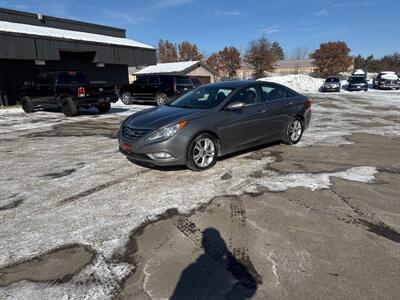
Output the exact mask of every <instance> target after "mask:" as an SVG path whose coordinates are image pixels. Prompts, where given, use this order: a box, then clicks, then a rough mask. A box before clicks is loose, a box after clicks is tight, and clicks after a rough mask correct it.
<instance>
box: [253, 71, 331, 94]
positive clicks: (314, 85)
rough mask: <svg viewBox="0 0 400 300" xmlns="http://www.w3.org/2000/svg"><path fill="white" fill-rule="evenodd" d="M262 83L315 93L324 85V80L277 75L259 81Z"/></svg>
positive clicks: (305, 76) (306, 76) (301, 76)
mask: <svg viewBox="0 0 400 300" xmlns="http://www.w3.org/2000/svg"><path fill="white" fill-rule="evenodd" d="M259 80H261V81H269V82H276V83H279V84H282V85H284V86H287V87H289V88H291V89H293V90H295V91H297V92H300V93H304V92H306V93H307V92H308V93H315V92H318V91H319V89H320V87H321V86H322V85H323V84H324V81H325V80H324V79H322V78H313V77H311V76H309V75H303V74H297V75H281V76H279V75H276V76H269V77H264V78H261V79H259Z"/></svg>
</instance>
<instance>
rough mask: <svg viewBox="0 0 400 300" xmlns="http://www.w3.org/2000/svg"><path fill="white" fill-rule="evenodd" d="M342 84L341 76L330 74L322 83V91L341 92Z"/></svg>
mask: <svg viewBox="0 0 400 300" xmlns="http://www.w3.org/2000/svg"><path fill="white" fill-rule="evenodd" d="M340 88H341V84H340V78H339V77H337V76H329V77H328V78H326V80H325V82H324V84H323V85H322V88H321V91H322V92H340Z"/></svg>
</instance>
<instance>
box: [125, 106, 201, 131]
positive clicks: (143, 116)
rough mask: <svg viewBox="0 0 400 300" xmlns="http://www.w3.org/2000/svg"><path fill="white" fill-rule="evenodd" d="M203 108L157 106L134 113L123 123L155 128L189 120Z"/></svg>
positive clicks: (196, 115) (135, 126)
mask: <svg viewBox="0 0 400 300" xmlns="http://www.w3.org/2000/svg"><path fill="white" fill-rule="evenodd" d="M204 112H205V110H203V109H189V108H180V107H171V106H166V105H162V106H158V107H154V108H150V109H146V110H143V111H141V112H138V113H135V114H133V115H131V116H129V117H128V118H127V120H126V121H125V125H127V126H129V127H131V128H138V129H157V128H161V127H164V126H167V125H169V124H173V123H178V122H179V121H182V120H186V121H188V120H190V119H193V118H196V117H198V116H200V115H201V114H203V113H204Z"/></svg>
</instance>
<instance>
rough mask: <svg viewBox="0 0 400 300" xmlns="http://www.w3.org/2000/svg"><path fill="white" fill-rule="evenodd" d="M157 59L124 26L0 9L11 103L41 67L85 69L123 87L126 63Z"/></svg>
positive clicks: (0, 71) (0, 63) (2, 83)
mask: <svg viewBox="0 0 400 300" xmlns="http://www.w3.org/2000/svg"><path fill="white" fill-rule="evenodd" d="M155 63H156V49H155V48H153V47H151V46H148V45H145V44H142V43H139V42H136V41H134V40H131V39H127V38H126V33H125V30H124V29H119V28H113V27H108V26H102V25H96V24H90V23H85V22H79V21H74V20H67V19H60V18H55V17H50V16H44V15H40V14H33V13H26V12H20V11H14V10H9V9H3V8H0V91H2V94H3V95H2V98H3V102H4V100H5V99H8V104H15V103H16V102H17V101H18V100H19V99H18V91H19V88H20V87H21V85H22V84H23V83H24V82H25V81H30V80H33V79H34V77H35V76H36V75H37V74H38V73H39V72H41V71H55V70H76V71H82V72H84V73H86V74H87V75H88V76H89V78H90V79H91V80H93V81H96V80H102V81H107V82H110V83H115V84H117V85H121V84H125V83H128V66H138V65H140V66H143V65H153V64H155Z"/></svg>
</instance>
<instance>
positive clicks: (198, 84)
mask: <svg viewBox="0 0 400 300" xmlns="http://www.w3.org/2000/svg"><path fill="white" fill-rule="evenodd" d="M190 80H191V81H192V83H193V87H194V88H197V87H199V86H201V85H203V83H202V82H201V81H200V79H198V78H197V77H190Z"/></svg>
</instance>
